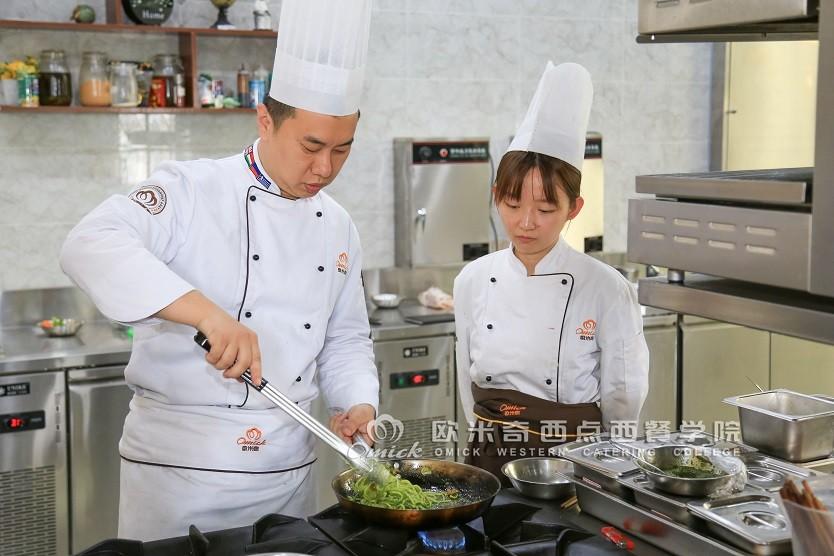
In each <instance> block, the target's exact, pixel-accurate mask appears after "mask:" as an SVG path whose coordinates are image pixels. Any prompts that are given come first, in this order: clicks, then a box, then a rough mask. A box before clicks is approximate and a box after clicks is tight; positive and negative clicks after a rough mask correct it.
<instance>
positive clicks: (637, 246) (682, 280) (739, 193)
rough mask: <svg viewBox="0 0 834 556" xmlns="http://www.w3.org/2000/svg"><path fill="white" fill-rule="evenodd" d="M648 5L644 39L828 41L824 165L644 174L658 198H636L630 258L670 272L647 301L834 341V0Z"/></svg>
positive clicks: (819, 89) (819, 135)
mask: <svg viewBox="0 0 834 556" xmlns="http://www.w3.org/2000/svg"><path fill="white" fill-rule="evenodd" d="M639 10H640V12H639V21H640V23H639V32H640V35H639V36H638V37H637V42H641V43H674V42H702V41H709V42H733V41H781V40H818V42H819V49H818V53H819V54H818V66H817V79H816V98H815V103H816V111H815V126H814V166H813V167H806V168H783V169H767V170H763V169H751V170H749V171H720V172H709V173H695V174H670V175H657V176H638V177H637V192H638V193H647V194H653V195H654V197H655V198H654V199H647V198H640V199H632V200H630V201H629V226H628V255H629V260H631V261H633V262H638V263H644V264H652V265H655V266H660V267H667V268H669V269H670V270H669V273H668V275H667V277H666V278H660V277H657V278H648V279H644V280H641V281H640V289H639V298H640V303H642V304H643V305H649V306H654V307H662V308H664V309H668V310H672V311H676V312H680V313H686V314H694V315H698V316H701V317H706V318H710V319H713V320H719V321H725V322H731V323H734V324H741V325H744V326H748V327H752V328H760V329H763V330H768V331H771V332H777V333H780V334H785V335H789V336H796V337H799V338H805V339H809V340H814V341H820V342H826V343H830V344H834V332H833V331H834V279H832V277H834V217H832V215H834V187H832V185H834V157H832V156H831V153H832V152H834V108H832V107H834V55H832V53H834V0H773V1H770V2H755V1H754V0H738V1H734V0H703V1H697V2H696V1H693V0H688V1H684V0H641V1H640V4H639ZM785 140H786V141H789V140H790V138H789V137H786V138H785ZM686 272H690V273H693V274H686Z"/></svg>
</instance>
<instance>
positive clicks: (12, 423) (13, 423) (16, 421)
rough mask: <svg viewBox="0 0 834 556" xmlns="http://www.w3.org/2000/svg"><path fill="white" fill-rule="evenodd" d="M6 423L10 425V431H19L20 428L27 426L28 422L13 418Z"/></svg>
mask: <svg viewBox="0 0 834 556" xmlns="http://www.w3.org/2000/svg"><path fill="white" fill-rule="evenodd" d="M6 423H7V424H8V426H9V428H10V429H19V428H20V427H22V426H23V425H25V424H26V422H25V421H24V420H23V419H21V418H20V417H12V418H11V419H9V420H8V421H6Z"/></svg>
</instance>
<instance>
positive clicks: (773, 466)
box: [741, 453, 817, 491]
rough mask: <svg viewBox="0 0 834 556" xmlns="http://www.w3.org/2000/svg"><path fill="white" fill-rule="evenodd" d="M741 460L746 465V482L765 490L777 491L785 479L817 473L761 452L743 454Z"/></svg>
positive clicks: (797, 479)
mask: <svg viewBox="0 0 834 556" xmlns="http://www.w3.org/2000/svg"><path fill="white" fill-rule="evenodd" d="M741 460H742V461H743V462H744V463H745V465H746V466H747V484H748V485H750V486H752V487H755V488H759V489H762V490H766V491H778V490H779V489H780V488H782V485H784V484H785V480H786V479H793V480H794V481H797V482H798V481H801V480H802V479H807V478H809V477H813V476H815V475H817V472H816V471H812V470H810V469H806V468H804V467H800V466H798V465H793V464H792V463H788V462H787V461H782V460H779V459H775V458H772V457H769V456H767V455H765V454H761V453H754V454H744V455H742V456H741Z"/></svg>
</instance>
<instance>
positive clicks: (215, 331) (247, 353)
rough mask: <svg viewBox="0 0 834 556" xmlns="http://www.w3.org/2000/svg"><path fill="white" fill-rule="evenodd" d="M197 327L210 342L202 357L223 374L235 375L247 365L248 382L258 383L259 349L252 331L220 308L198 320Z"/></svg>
mask: <svg viewBox="0 0 834 556" xmlns="http://www.w3.org/2000/svg"><path fill="white" fill-rule="evenodd" d="M197 330H199V331H200V332H202V333H203V334H205V335H206V338H208V341H209V343H210V344H211V351H209V352H208V353H207V354H206V361H208V362H209V364H210V365H212V366H213V367H214V368H215V369H218V370H220V371H223V376H224V377H226V378H238V377H240V375H242V374H243V372H244V371H245V370H246V369H249V370H250V371H251V373H252V382H254V383H255V384H260V383H261V350H260V348H259V347H258V335H257V334H255V332H253V331H252V330H250V329H249V328H247V327H245V326H243V325H242V324H240V323H239V322H238V321H236V320H235V319H233V318H232V317H231V316H230V315H229V314H228V313H226V312H225V311H222V310H221V311H219V312H217V313H212V314H210V315H209V316H207V317H206V318H204V319H203V320H201V321H200V322H199V323H198V324H197Z"/></svg>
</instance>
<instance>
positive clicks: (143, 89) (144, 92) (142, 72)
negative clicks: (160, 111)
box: [136, 62, 153, 107]
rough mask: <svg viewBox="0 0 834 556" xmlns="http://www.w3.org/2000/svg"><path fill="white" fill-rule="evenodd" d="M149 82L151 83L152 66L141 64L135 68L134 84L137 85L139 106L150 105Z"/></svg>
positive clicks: (145, 63)
mask: <svg viewBox="0 0 834 556" xmlns="http://www.w3.org/2000/svg"><path fill="white" fill-rule="evenodd" d="M151 81H153V65H151V64H149V63H148V62H141V63H140V64H139V67H138V68H136V83H137V84H138V85H139V106H143V107H144V106H150V105H151Z"/></svg>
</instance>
